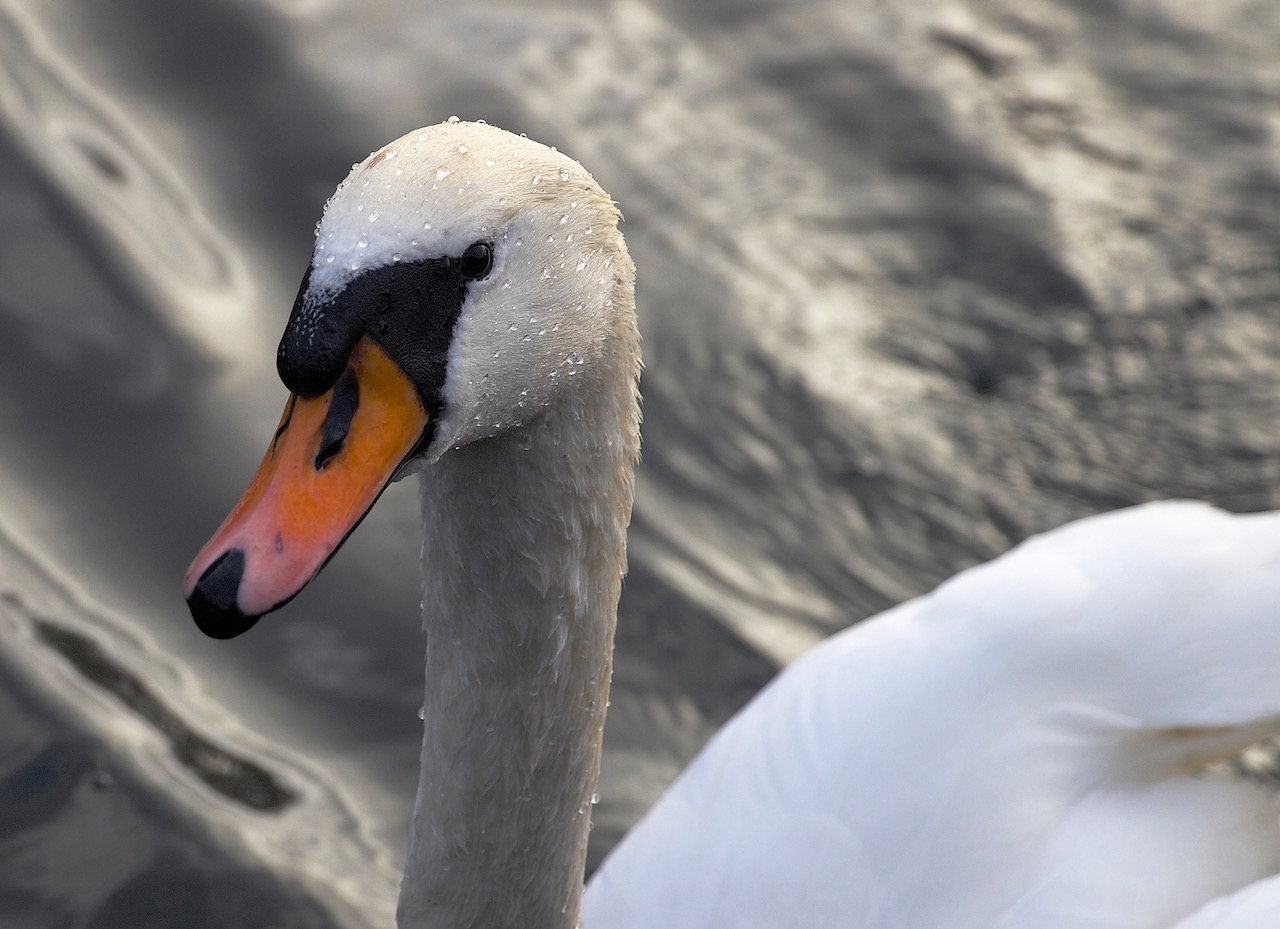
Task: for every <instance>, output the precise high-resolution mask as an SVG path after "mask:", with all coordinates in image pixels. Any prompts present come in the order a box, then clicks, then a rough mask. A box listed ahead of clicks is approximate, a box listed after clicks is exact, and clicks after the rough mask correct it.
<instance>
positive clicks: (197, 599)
mask: <svg viewBox="0 0 1280 929" xmlns="http://www.w3.org/2000/svg"><path fill="white" fill-rule="evenodd" d="M243 576H244V550H243V549H239V548H231V549H228V550H227V551H225V552H223V553H222V555H221V556H220V557H219V558H218V560H217V561H215V562H214V563H213V564H211V565H209V567H208V568H206V569H205V572H204V574H202V575H200V580H199V581H197V582H196V586H195V589H193V590H192V591H191V596H189V597H187V607H188V608H189V609H190V610H191V618H192V619H194V620H195V621H196V628H198V629H199V630H200V631H201V632H203V633H204V634H205V635H207V636H209V637H210V638H214V639H233V638H235V637H236V636H238V635H239V634H240V633H242V632H246V631H248V630H249V629H250V628H252V626H253V624H254V623H256V622H257V621H258V619H259V617H257V616H246V615H245V614H244V613H242V612H240V607H239V606H237V605H236V594H237V593H238V592H239V590H240V579H241V578H242V577H243Z"/></svg>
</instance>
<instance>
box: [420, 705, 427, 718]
mask: <svg viewBox="0 0 1280 929" xmlns="http://www.w3.org/2000/svg"><path fill="white" fill-rule="evenodd" d="M426 718H427V705H426V704H425V703H424V704H422V706H420V707H418V719H426Z"/></svg>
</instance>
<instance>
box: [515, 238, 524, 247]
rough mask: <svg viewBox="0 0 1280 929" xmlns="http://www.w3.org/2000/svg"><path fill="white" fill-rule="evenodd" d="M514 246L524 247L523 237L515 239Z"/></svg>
mask: <svg viewBox="0 0 1280 929" xmlns="http://www.w3.org/2000/svg"><path fill="white" fill-rule="evenodd" d="M516 245H524V236H519V237H518V238H517V239H516Z"/></svg>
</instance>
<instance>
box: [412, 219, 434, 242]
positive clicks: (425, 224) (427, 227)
mask: <svg viewBox="0 0 1280 929" xmlns="http://www.w3.org/2000/svg"><path fill="white" fill-rule="evenodd" d="M422 228H423V229H430V228H431V223H423V224H422ZM413 244H414V245H417V244H418V243H417V242H415V243H413Z"/></svg>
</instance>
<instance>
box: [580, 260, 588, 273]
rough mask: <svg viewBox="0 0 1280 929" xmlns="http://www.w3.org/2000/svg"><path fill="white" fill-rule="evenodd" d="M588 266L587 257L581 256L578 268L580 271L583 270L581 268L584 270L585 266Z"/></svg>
mask: <svg viewBox="0 0 1280 929" xmlns="http://www.w3.org/2000/svg"><path fill="white" fill-rule="evenodd" d="M586 266H587V259H585V258H579V259H578V270H579V271H581V270H582V269H583V268H585V267H586Z"/></svg>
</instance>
